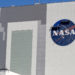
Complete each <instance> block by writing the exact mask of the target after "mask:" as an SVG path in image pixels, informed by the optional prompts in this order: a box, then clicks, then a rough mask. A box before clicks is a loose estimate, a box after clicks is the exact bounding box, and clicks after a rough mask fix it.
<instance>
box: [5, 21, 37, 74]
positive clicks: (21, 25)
mask: <svg viewBox="0 0 75 75" xmlns="http://www.w3.org/2000/svg"><path fill="white" fill-rule="evenodd" d="M37 25H38V22H37V21H28V22H27V21H26V22H13V23H8V31H7V32H8V34H7V53H6V67H7V68H9V69H10V59H11V54H10V53H11V37H12V31H20V30H32V31H33V39H32V66H31V75H36V53H37Z"/></svg>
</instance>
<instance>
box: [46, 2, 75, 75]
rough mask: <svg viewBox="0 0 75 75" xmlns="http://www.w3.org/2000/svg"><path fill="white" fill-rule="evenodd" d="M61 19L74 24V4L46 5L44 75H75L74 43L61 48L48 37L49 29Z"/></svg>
mask: <svg viewBox="0 0 75 75" xmlns="http://www.w3.org/2000/svg"><path fill="white" fill-rule="evenodd" d="M61 19H69V20H71V21H73V22H74V23H75V2H67V3H54V4H48V5H47V28H46V65H45V67H46V69H45V75H75V41H74V42H73V43H72V44H70V45H68V46H63V47H62V46H59V45H56V44H55V43H54V42H53V41H52V39H51V36H50V32H49V29H50V27H52V26H53V25H54V24H55V23H56V22H57V21H59V20H61Z"/></svg>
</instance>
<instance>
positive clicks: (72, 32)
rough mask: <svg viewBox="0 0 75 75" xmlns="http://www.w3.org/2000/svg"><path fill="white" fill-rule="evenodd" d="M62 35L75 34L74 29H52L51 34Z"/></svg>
mask: <svg viewBox="0 0 75 75" xmlns="http://www.w3.org/2000/svg"><path fill="white" fill-rule="evenodd" d="M58 35H59V36H63V35H75V30H74V29H72V30H69V29H66V30H60V31H58V30H57V31H55V30H54V31H53V36H58Z"/></svg>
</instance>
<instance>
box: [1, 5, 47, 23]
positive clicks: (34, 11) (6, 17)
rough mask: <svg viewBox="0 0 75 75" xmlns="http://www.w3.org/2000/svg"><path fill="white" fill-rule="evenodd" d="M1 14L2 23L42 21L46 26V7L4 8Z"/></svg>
mask: <svg viewBox="0 0 75 75" xmlns="http://www.w3.org/2000/svg"><path fill="white" fill-rule="evenodd" d="M1 13H2V16H1V21H2V22H5V21H6V22H21V21H33V20H41V23H42V24H46V5H34V6H33V5H32V6H23V7H9V8H2V10H1Z"/></svg>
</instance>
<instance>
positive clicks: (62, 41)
mask: <svg viewBox="0 0 75 75" xmlns="http://www.w3.org/2000/svg"><path fill="white" fill-rule="evenodd" d="M51 38H52V40H53V41H54V42H55V43H56V44H57V45H60V46H66V45H69V44H71V43H72V42H73V41H74V38H75V24H74V23H73V22H72V21H70V20H67V19H63V20H60V21H58V22H56V23H55V24H54V26H53V27H52V28H51Z"/></svg>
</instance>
